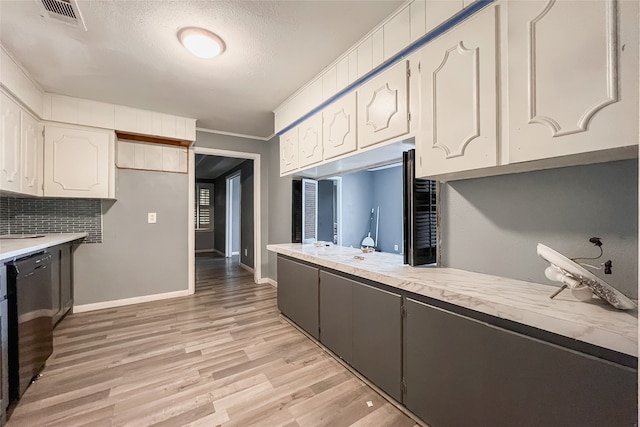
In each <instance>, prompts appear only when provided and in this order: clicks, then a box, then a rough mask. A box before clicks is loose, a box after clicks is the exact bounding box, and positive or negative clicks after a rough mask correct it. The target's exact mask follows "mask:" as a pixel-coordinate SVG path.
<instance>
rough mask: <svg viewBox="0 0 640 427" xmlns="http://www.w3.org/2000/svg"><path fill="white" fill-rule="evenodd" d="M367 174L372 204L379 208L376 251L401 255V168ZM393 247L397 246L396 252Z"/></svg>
mask: <svg viewBox="0 0 640 427" xmlns="http://www.w3.org/2000/svg"><path fill="white" fill-rule="evenodd" d="M369 173H370V174H371V183H372V192H371V194H372V203H373V206H374V207H376V208H377V207H378V206H379V207H380V226H379V227H378V250H380V251H381V252H389V253H398V254H399V253H402V240H403V234H404V232H403V230H402V166H397V167H393V168H389V169H382V170H379V171H375V172H369ZM376 210H377V209H376ZM372 235H373V233H372ZM395 245H398V249H397V250H396V249H395Z"/></svg>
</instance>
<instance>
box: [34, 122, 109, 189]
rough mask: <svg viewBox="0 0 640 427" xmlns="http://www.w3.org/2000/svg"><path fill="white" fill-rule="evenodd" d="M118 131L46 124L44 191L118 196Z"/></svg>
mask: <svg viewBox="0 0 640 427" xmlns="http://www.w3.org/2000/svg"><path fill="white" fill-rule="evenodd" d="M113 156H114V133H113V131H104V130H97V129H83V128H78V127H63V126H54V125H47V126H45V150H44V195H45V196H54V197H87V198H112V197H114V179H113V176H114V173H115V170H114V168H115V167H114V161H113Z"/></svg>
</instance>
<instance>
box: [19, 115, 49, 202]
mask: <svg viewBox="0 0 640 427" xmlns="http://www.w3.org/2000/svg"><path fill="white" fill-rule="evenodd" d="M41 129H42V128H41V127H40V124H39V123H38V121H37V120H36V119H34V118H33V117H31V116H30V115H29V114H28V113H26V112H24V111H22V112H21V136H22V152H21V157H22V168H21V176H22V183H21V187H20V191H21V192H22V193H24V194H31V195H33V196H42V194H43V190H42V175H43V173H44V171H43V157H44V148H43V138H42V130H41Z"/></svg>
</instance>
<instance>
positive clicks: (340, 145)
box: [322, 92, 356, 160]
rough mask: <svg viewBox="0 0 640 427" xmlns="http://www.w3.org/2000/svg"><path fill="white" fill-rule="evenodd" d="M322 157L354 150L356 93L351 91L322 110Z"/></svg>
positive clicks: (330, 156)
mask: <svg viewBox="0 0 640 427" xmlns="http://www.w3.org/2000/svg"><path fill="white" fill-rule="evenodd" d="M322 121H323V127H322V146H323V148H324V158H325V160H326V159H331V158H333V157H337V156H340V155H342V154H347V153H351V152H352V151H355V150H356V93H355V92H351V93H350V94H348V95H345V96H344V97H342V98H340V99H339V100H337V101H336V102H334V103H333V104H331V105H329V106H328V107H326V108H325V109H324V110H323V111H322Z"/></svg>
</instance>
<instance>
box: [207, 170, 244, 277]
mask: <svg viewBox="0 0 640 427" xmlns="http://www.w3.org/2000/svg"><path fill="white" fill-rule="evenodd" d="M238 171H240V178H239V180H237V181H236V182H235V183H236V184H237V183H239V187H238V189H239V191H238V193H237V194H236V197H237V196H238V195H239V196H240V199H237V200H236V201H239V202H240V203H241V206H242V207H241V211H240V223H239V224H236V229H235V232H236V233H237V232H238V229H239V231H240V238H239V239H238V240H237V241H235V242H233V243H234V246H233V247H232V251H234V252H240V262H241V263H243V264H244V265H246V266H248V267H251V268H253V266H254V260H253V257H254V256H253V247H254V229H253V209H254V203H253V188H254V187H253V160H245V161H244V162H242V163H240V164H239V165H238V166H236V167H235V168H232V169H229V170H228V171H227V172H225V173H224V174H223V175H221V176H219V177H218V178H217V179H216V180H215V182H214V187H215V188H216V191H215V192H214V214H213V215H214V236H215V238H214V243H215V249H216V251H219V252H220V253H222V254H224V253H225V244H226V241H225V239H226V230H227V228H226V225H227V216H226V213H227V212H226V209H227V180H226V178H227V177H228V176H229V175H232V174H234V173H236V172H238ZM232 209H233V208H232ZM236 209H237V207H236ZM238 245H240V246H239V247H238ZM240 248H241V249H240ZM245 249H246V251H247V255H246V256H245V255H244V250H245Z"/></svg>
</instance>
